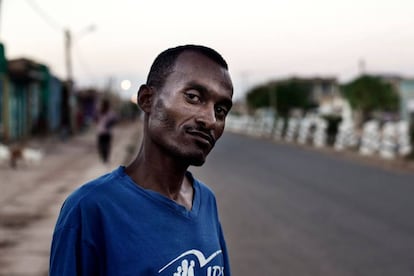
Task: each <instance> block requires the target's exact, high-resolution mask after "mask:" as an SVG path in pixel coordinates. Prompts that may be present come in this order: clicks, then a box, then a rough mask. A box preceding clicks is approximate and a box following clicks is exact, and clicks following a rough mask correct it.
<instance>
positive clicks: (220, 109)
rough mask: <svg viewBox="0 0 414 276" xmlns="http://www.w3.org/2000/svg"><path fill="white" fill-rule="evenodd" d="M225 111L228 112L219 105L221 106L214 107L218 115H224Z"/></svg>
mask: <svg viewBox="0 0 414 276" xmlns="http://www.w3.org/2000/svg"><path fill="white" fill-rule="evenodd" d="M227 112H228V110H227V109H226V108H224V107H221V106H217V107H216V113H217V114H218V115H220V116H226V115H227Z"/></svg>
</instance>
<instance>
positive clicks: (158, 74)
mask: <svg viewBox="0 0 414 276" xmlns="http://www.w3.org/2000/svg"><path fill="white" fill-rule="evenodd" d="M183 52H195V53H199V54H201V55H204V56H206V57H208V58H210V59H211V60H212V61H214V62H216V63H217V64H218V65H220V66H221V67H223V68H224V69H226V70H228V65H227V62H226V61H225V60H224V58H223V57H222V56H221V55H220V54H219V53H218V52H217V51H216V50H213V49H211V48H209V47H206V46H201V45H193V44H187V45H182V46H177V47H174V48H169V49H167V50H165V51H163V52H162V53H160V54H159V55H158V56H157V57H156V58H155V60H154V62H153V63H152V65H151V69H150V71H149V73H148V77H147V85H148V86H152V87H154V88H162V86H163V85H164V83H165V79H166V78H167V77H168V75H169V74H170V73H171V72H172V69H173V67H174V65H175V61H176V60H177V58H178V56H179V55H180V54H182V53H183Z"/></svg>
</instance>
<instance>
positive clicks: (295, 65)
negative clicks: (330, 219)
mask: <svg viewBox="0 0 414 276" xmlns="http://www.w3.org/2000/svg"><path fill="white" fill-rule="evenodd" d="M413 12H414V1H413V0H393V1H391V0H376V1H375V0H360V1H354V0H347V1H345V0H329V1H328V0H313V1H309V0H273V1H265V0H256V1H243V0H238V1H235V0H227V1H225V0H222V1H219V0H210V1H196V0H193V1H190V0H176V1H166V0H152V1H138V0H99V1H98V0H71V1H68V0H66V1H63V0H36V1H33V0H3V1H1V11H0V39H1V41H2V42H3V43H4V44H5V47H6V56H7V58H8V59H12V58H18V57H27V58H31V59H33V60H35V61H37V62H39V63H44V64H46V65H48V66H49V68H50V70H51V71H52V72H53V73H54V74H55V75H57V76H58V77H60V78H62V79H64V78H65V77H66V70H65V59H64V31H63V29H64V28H69V29H70V30H71V32H72V34H73V40H74V42H73V71H74V76H75V80H76V83H77V85H78V86H98V87H102V86H103V85H104V84H105V83H108V81H109V79H110V78H111V79H112V84H113V85H114V87H115V88H116V89H119V90H121V88H120V83H121V81H122V80H125V79H127V80H130V81H131V84H132V85H131V87H130V88H129V89H127V91H123V92H122V93H124V94H131V93H134V92H135V91H136V90H137V89H138V87H139V85H140V84H142V83H143V82H144V81H145V77H146V74H147V73H148V69H149V67H150V65H151V63H152V61H153V59H154V58H155V56H156V55H157V54H158V53H159V52H160V51H162V50H164V49H166V48H169V47H172V46H176V45H181V44H189V43H191V44H204V45H206V46H210V47H212V48H214V49H216V50H217V51H219V52H220V53H221V54H222V55H223V56H224V58H225V59H226V60H227V61H228V63H229V66H230V73H231V75H232V78H233V81H234V84H235V95H236V98H239V97H241V96H242V95H243V93H244V91H245V90H246V89H247V88H249V87H251V86H253V85H255V84H258V83H260V82H265V81H267V80H270V79H277V78H283V77H287V76H292V75H296V76H305V77H314V76H319V77H336V78H337V79H338V80H339V81H340V82H344V81H348V80H350V79H352V78H353V77H355V76H357V74H358V73H359V66H358V64H359V61H360V60H364V63H365V71H366V72H368V73H387V74H398V75H402V76H405V77H413V76H414V13H413ZM91 24H93V25H95V26H96V29H95V30H94V31H90V30H89V31H88V27H89V26H91ZM126 87H128V86H125V88H126Z"/></svg>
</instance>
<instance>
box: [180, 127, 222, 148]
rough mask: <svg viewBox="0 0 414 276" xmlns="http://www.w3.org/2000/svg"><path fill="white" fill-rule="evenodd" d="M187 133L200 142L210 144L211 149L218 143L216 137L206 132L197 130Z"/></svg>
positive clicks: (189, 130) (190, 130)
mask: <svg viewBox="0 0 414 276" xmlns="http://www.w3.org/2000/svg"><path fill="white" fill-rule="evenodd" d="M187 133H189V134H190V135H193V136H196V137H198V138H199V140H201V141H204V142H206V143H208V144H210V146H211V147H214V144H215V143H216V140H215V139H214V137H213V136H212V135H211V134H209V133H206V132H205V131H202V130H197V129H188V130H187Z"/></svg>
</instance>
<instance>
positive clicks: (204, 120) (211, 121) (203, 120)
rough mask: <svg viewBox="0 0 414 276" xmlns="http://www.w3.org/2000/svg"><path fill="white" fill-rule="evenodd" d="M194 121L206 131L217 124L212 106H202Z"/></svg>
mask: <svg viewBox="0 0 414 276" xmlns="http://www.w3.org/2000/svg"><path fill="white" fill-rule="evenodd" d="M196 121H197V123H199V124H200V125H202V126H203V127H205V128H207V129H212V128H214V126H215V123H216V122H217V119H216V113H215V111H214V106H210V105H206V106H203V108H201V109H200V110H199V112H198V114H197V116H196Z"/></svg>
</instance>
